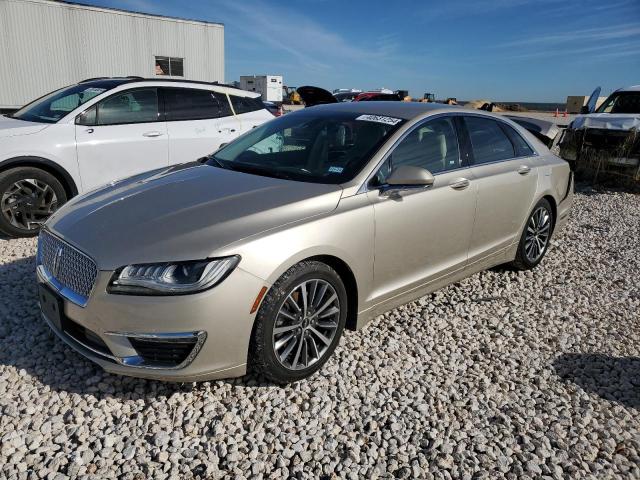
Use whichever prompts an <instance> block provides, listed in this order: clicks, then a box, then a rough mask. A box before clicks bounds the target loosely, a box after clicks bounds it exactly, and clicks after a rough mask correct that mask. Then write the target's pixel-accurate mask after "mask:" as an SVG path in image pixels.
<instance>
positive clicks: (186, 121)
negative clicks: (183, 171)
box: [162, 87, 240, 164]
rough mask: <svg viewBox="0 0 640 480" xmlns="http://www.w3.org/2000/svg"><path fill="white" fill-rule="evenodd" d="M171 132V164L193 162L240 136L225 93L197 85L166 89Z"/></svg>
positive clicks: (236, 121) (164, 92) (238, 124)
mask: <svg viewBox="0 0 640 480" xmlns="http://www.w3.org/2000/svg"><path fill="white" fill-rule="evenodd" d="M162 91H163V94H164V104H165V112H166V120H167V131H168V133H169V163H170V164H176V163H185V162H193V161H194V160H197V159H199V158H201V157H203V156H205V155H209V154H210V153H213V152H215V151H216V150H217V149H218V148H220V146H221V145H222V144H225V143H229V142H230V141H231V140H233V139H235V138H236V137H237V136H238V135H240V122H239V121H238V119H237V118H236V117H235V116H234V115H233V112H232V111H231V107H230V105H229V100H228V99H227V96H226V95H225V94H224V93H220V92H215V91H213V90H206V89H197V88H173V87H172V88H163V89H162Z"/></svg>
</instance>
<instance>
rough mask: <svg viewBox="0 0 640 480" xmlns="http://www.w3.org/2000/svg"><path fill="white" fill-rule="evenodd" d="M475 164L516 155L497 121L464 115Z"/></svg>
mask: <svg viewBox="0 0 640 480" xmlns="http://www.w3.org/2000/svg"><path fill="white" fill-rule="evenodd" d="M464 121H465V123H466V125H467V130H468V132H469V137H470V138H471V146H472V148H473V157H474V160H475V164H476V165H479V164H482V163H491V162H497V161H500V160H507V159H509V158H513V157H515V156H516V153H515V151H514V149H513V144H512V143H511V140H509V138H508V137H507V134H506V133H504V131H503V130H502V128H500V125H498V122H496V121H495V120H491V119H488V118H480V117H465V118H464Z"/></svg>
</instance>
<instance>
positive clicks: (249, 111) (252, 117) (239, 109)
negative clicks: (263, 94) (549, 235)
mask: <svg viewBox="0 0 640 480" xmlns="http://www.w3.org/2000/svg"><path fill="white" fill-rule="evenodd" d="M229 98H230V99H231V105H232V106H233V111H234V112H235V114H236V116H237V118H238V120H239V121H240V130H241V132H242V133H244V132H248V131H249V130H251V129H253V128H256V127H258V126H260V125H262V124H263V123H264V122H267V121H269V120H273V118H274V116H273V115H272V114H271V113H269V111H268V110H267V109H266V108H264V105H263V103H262V100H261V99H260V97H246V96H240V95H233V94H229Z"/></svg>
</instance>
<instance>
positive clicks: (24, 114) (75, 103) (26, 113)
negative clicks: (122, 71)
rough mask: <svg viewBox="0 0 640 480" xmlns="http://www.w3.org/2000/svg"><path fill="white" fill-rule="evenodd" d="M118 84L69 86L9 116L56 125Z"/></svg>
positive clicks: (108, 82) (110, 82) (104, 83)
mask: <svg viewBox="0 0 640 480" xmlns="http://www.w3.org/2000/svg"><path fill="white" fill-rule="evenodd" d="M120 83H122V82H113V81H104V82H91V83H84V84H83V83H80V84H78V85H71V86H70V87H65V88H62V89H60V90H56V91H55V92H52V93H50V94H48V95H45V96H44V97H41V98H39V99H37V100H34V101H33V102H31V103H29V104H28V105H25V106H24V107H22V108H21V109H20V110H18V111H17V112H16V113H14V114H13V115H11V118H15V119H18V120H25V121H27V122H40V123H56V122H57V121H58V120H60V119H61V118H62V117H64V116H65V115H67V114H68V113H69V112H71V111H72V110H75V109H76V108H78V107H79V106H80V105H82V104H83V103H85V102H88V101H89V100H91V99H92V98H93V97H95V96H96V95H100V94H101V93H103V92H105V91H107V90H109V89H111V88H113V87H115V86H116V85H119V84H120Z"/></svg>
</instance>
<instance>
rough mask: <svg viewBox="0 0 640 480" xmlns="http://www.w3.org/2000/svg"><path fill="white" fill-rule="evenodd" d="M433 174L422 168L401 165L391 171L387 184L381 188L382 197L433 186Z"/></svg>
mask: <svg viewBox="0 0 640 480" xmlns="http://www.w3.org/2000/svg"><path fill="white" fill-rule="evenodd" d="M434 181H435V178H434V176H433V174H432V173H431V172H430V171H429V170H427V169H425V168H421V167H415V166H412V165H400V166H399V167H397V168H394V169H393V170H392V171H391V174H390V175H389V177H388V178H387V183H385V184H384V185H382V186H381V187H380V194H381V195H389V194H390V193H391V192H393V191H396V192H397V191H401V190H414V189H419V188H427V187H430V186H431V185H433V182H434Z"/></svg>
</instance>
